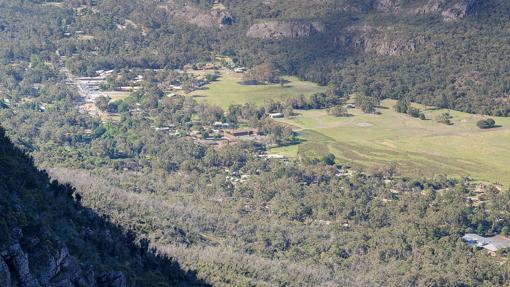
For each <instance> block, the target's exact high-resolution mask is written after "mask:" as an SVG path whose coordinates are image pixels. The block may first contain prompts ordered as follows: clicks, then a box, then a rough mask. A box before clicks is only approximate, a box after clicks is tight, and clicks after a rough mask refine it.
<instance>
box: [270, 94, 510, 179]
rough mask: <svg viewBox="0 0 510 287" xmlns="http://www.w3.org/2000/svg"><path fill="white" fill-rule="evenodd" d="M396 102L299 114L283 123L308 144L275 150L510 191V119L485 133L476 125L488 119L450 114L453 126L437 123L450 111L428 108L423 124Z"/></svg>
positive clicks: (273, 150) (460, 113) (287, 153)
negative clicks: (342, 113)
mask: <svg viewBox="0 0 510 287" xmlns="http://www.w3.org/2000/svg"><path fill="white" fill-rule="evenodd" d="M394 104H395V101H393V100H385V101H384V102H383V103H382V108H381V109H380V112H381V114H380V115H369V114H364V113H362V112H361V111H360V110H357V109H352V110H350V112H351V113H352V114H353V116H352V117H347V118H335V117H332V116H329V115H328V114H327V112H326V111H325V110H312V111H297V112H298V113H299V115H298V116H296V117H294V118H291V119H280V120H279V121H280V122H282V123H287V124H290V125H292V126H293V127H294V128H295V129H296V131H298V134H299V137H300V138H301V139H302V143H301V144H299V145H297V146H288V147H278V148H274V149H272V151H271V152H272V153H280V154H283V155H286V156H291V157H297V156H298V155H299V156H305V157H306V156H317V155H319V156H320V155H323V154H325V153H328V152H331V153H333V154H335V155H336V157H337V158H338V161H339V162H345V163H348V164H350V165H352V166H354V167H361V168H368V169H370V168H374V167H379V166H383V165H388V164H390V163H395V164H397V167H398V168H399V169H400V171H401V172H402V173H403V174H405V175H410V176H434V175H438V174H448V175H450V176H456V177H460V176H470V177H472V178H474V179H477V180H487V181H491V182H497V183H501V184H503V185H505V186H506V187H510V169H509V168H508V167H509V166H510V119H509V118H495V120H496V122H497V124H498V125H500V127H497V128H495V129H491V130H480V129H479V128H477V127H476V122H477V121H478V120H480V119H482V118H484V117H483V116H481V115H472V114H467V113H462V112H456V111H450V114H451V115H452V116H453V119H452V121H453V123H454V124H453V125H450V126H447V125H444V124H440V123H437V122H436V121H435V117H436V116H437V115H439V114H440V113H443V112H447V111H446V110H427V111H425V114H426V116H427V118H428V120H425V121H422V120H419V119H415V118H411V117H409V116H407V115H403V114H399V113H396V112H395V111H394V110H393V108H392V107H393V105H394ZM421 108H422V109H424V108H425V107H421ZM324 146H326V147H327V148H326V149H325V148H324Z"/></svg>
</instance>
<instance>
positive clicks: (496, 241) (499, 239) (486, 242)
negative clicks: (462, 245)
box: [462, 233, 510, 255]
mask: <svg viewBox="0 0 510 287" xmlns="http://www.w3.org/2000/svg"><path fill="white" fill-rule="evenodd" d="M462 240H464V241H465V242H466V243H467V244H468V245H469V246H472V247H477V248H484V249H486V250H488V251H489V253H491V254H492V255H496V252H497V251H499V250H505V249H507V248H510V239H509V238H508V237H505V236H502V235H496V236H492V237H483V236H480V235H478V234H474V233H468V234H466V235H464V236H462Z"/></svg>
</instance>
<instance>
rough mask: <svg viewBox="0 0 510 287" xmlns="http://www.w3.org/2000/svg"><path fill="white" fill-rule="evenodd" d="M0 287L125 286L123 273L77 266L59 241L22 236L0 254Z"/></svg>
mask: <svg viewBox="0 0 510 287" xmlns="http://www.w3.org/2000/svg"><path fill="white" fill-rule="evenodd" d="M0 286H2V287H17V286H20V287H42V286H52V287H57V286H59V287H124V286H126V277H125V276H124V274H123V273H122V272H107V273H97V272H95V271H94V270H93V269H92V267H91V266H87V265H80V264H78V263H77V262H76V261H75V260H74V259H73V258H72V257H71V256H70V255H69V251H68V249H67V247H66V246H65V245H64V244H62V243H61V242H59V241H53V242H51V243H50V242H41V240H40V239H39V238H37V237H28V238H26V237H21V238H20V241H14V242H13V243H12V244H11V245H10V246H9V247H7V248H6V249H4V250H2V251H1V252H0Z"/></svg>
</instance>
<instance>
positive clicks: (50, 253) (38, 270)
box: [29, 240, 69, 285]
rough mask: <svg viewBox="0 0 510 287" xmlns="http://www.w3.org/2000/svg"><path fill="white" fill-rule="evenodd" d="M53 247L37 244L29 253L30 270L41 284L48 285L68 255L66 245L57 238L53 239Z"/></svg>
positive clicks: (60, 269) (60, 270)
mask: <svg viewBox="0 0 510 287" xmlns="http://www.w3.org/2000/svg"><path fill="white" fill-rule="evenodd" d="M53 245H54V246H53V249H54V250H50V248H49V247H48V246H46V245H41V244H40V245H38V246H37V247H38V248H35V249H34V250H33V251H32V252H30V253H29V257H30V262H34V263H35V262H37V263H36V264H32V265H31V266H32V268H31V269H32V272H33V274H34V275H36V277H37V279H38V280H39V282H40V283H41V284H42V285H48V284H49V283H50V282H51V280H52V278H54V277H55V276H57V275H58V274H59V273H61V272H62V265H63V263H64V261H65V260H66V259H67V257H68V256H69V251H68V249H67V247H66V246H65V245H64V244H62V243H61V242H59V241H58V240H55V241H53Z"/></svg>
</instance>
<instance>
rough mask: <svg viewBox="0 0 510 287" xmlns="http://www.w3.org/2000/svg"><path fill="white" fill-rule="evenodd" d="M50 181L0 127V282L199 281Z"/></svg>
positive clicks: (128, 283)
mask: <svg viewBox="0 0 510 287" xmlns="http://www.w3.org/2000/svg"><path fill="white" fill-rule="evenodd" d="M80 200H81V196H80V195H79V194H78V193H76V192H75V189H74V188H73V187H72V186H70V185H61V184H59V183H58V182H56V181H50V178H49V177H48V175H47V173H46V172H44V171H39V170H37V169H36V168H35V167H34V165H33V161H32V159H31V158H30V157H27V156H26V155H24V154H23V153H22V152H21V151H20V150H19V149H17V148H16V147H14V146H13V145H12V143H11V142H10V140H9V139H8V138H7V137H5V135H4V131H3V129H1V128H0V206H1V213H0V255H1V256H0V286H2V287H9V286H27V287H32V286H119V287H120V286H197V285H204V284H202V283H201V282H198V281H196V279H195V277H194V275H193V274H190V273H186V272H184V271H182V270H181V269H180V268H179V265H178V264H176V263H174V262H171V261H170V260H168V259H166V258H161V257H159V256H156V255H154V254H153V253H152V251H151V250H148V241H143V240H142V241H141V242H134V240H133V238H134V236H133V235H132V234H130V233H129V232H124V231H123V230H121V229H119V228H118V227H117V226H115V225H113V224H111V223H109V222H108V221H107V220H105V219H104V218H101V217H100V216H99V215H97V214H96V213H94V212H93V211H92V210H90V209H88V208H84V207H82V206H81V205H80Z"/></svg>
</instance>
